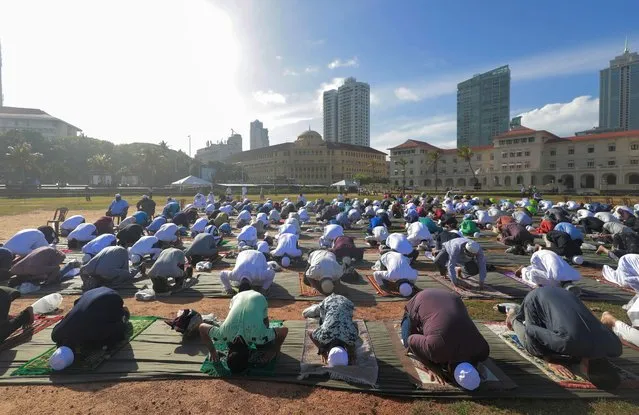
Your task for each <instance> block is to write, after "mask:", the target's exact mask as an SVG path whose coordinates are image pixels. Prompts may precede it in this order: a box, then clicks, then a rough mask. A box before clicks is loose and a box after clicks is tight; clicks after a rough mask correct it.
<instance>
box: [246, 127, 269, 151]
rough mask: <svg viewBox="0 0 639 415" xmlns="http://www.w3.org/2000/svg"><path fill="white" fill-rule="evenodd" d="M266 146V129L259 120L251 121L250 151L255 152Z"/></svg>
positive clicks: (267, 142)
mask: <svg viewBox="0 0 639 415" xmlns="http://www.w3.org/2000/svg"><path fill="white" fill-rule="evenodd" d="M268 146H269V141H268V128H264V125H263V124H262V122H261V121H260V120H255V121H253V122H252V123H251V135H250V149H251V150H255V149H258V148H263V147H268Z"/></svg>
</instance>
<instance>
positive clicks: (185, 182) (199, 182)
mask: <svg viewBox="0 0 639 415" xmlns="http://www.w3.org/2000/svg"><path fill="white" fill-rule="evenodd" d="M210 185H211V182H209V181H206V180H204V179H200V178H199V177H195V176H186V177H185V178H183V179H180V180H178V181H176V182H173V183H171V186H173V187H200V186H210Z"/></svg>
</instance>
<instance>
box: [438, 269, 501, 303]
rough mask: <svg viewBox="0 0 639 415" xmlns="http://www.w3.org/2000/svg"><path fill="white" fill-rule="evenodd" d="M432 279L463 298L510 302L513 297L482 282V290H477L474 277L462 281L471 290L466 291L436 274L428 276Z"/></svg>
mask: <svg viewBox="0 0 639 415" xmlns="http://www.w3.org/2000/svg"><path fill="white" fill-rule="evenodd" d="M428 276H429V277H431V278H432V279H434V280H436V281H437V282H439V283H440V284H442V285H444V286H446V287H447V288H448V289H449V290H451V291H455V292H456V293H457V294H459V295H460V296H462V297H463V298H479V299H489V298H498V299H503V300H511V299H512V298H513V297H512V296H511V295H509V294H506V293H503V292H501V291H498V290H496V289H495V288H493V287H492V286H490V285H489V284H487V283H486V282H485V281H484V289H483V290H481V291H480V290H479V281H478V280H477V278H476V277H469V278H464V279H463V281H464V282H465V283H467V284H468V285H470V286H471V287H472V288H473V289H472V290H468V289H466V288H462V287H456V286H455V285H453V283H452V282H451V281H450V279H449V278H448V276H442V275H440V274H439V273H438V272H433V273H430V274H429V275H428Z"/></svg>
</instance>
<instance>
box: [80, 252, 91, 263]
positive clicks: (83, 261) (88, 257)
mask: <svg viewBox="0 0 639 415" xmlns="http://www.w3.org/2000/svg"><path fill="white" fill-rule="evenodd" d="M91 258H93V257H92V256H91V255H90V254H84V255H83V256H82V263H83V264H86V263H87V262H89V261H91Z"/></svg>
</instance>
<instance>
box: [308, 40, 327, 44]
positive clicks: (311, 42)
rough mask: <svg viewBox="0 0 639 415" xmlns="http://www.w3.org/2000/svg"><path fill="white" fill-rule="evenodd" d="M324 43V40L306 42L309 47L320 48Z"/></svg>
mask: <svg viewBox="0 0 639 415" xmlns="http://www.w3.org/2000/svg"><path fill="white" fill-rule="evenodd" d="M324 43H326V40H324V39H317V40H310V41H309V42H308V44H309V45H311V46H322V45H323V44H324Z"/></svg>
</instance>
